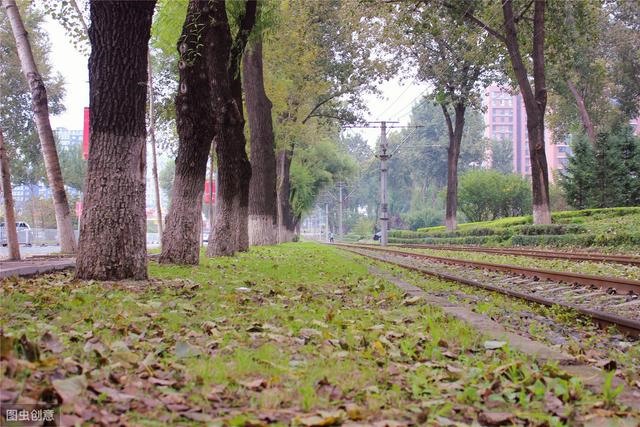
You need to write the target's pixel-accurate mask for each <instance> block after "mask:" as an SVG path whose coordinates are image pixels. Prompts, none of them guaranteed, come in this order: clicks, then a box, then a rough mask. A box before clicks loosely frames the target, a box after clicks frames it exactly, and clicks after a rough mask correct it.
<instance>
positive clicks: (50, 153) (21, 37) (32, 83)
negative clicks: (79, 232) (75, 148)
mask: <svg viewBox="0 0 640 427" xmlns="http://www.w3.org/2000/svg"><path fill="white" fill-rule="evenodd" d="M2 5H3V6H4V8H5V10H6V12H7V16H8V17H9V22H11V29H12V30H13V36H14V38H15V40H16V49H17V51H18V56H19V57H20V64H21V66H22V72H23V73H24V76H25V78H26V79H27V84H28V85H29V89H30V90H31V105H32V108H33V113H34V118H35V122H36V128H37V129H38V137H39V138H40V145H41V146H42V156H43V158H44V165H45V169H46V172H47V179H48V181H49V185H50V186H51V190H52V192H53V203H54V209H55V215H56V226H57V228H58V237H59V240H60V250H61V251H62V252H66V253H73V252H75V251H76V242H75V236H74V234H73V225H72V223H71V212H70V210H69V202H68V201H67V193H66V191H65V189H64V181H63V179H62V171H61V170H60V161H59V160H58V152H57V151H56V143H55V140H54V138H53V131H52V129H51V123H50V122H49V105H48V99H47V90H46V88H45V86H44V82H43V81H42V76H41V75H40V73H39V72H38V67H37V66H36V63H35V60H34V58H33V52H32V51H31V44H30V43H29V39H28V37H27V31H26V30H25V28H24V24H23V23H22V18H21V17H20V11H19V10H18V7H17V6H16V3H15V1H14V0H2Z"/></svg>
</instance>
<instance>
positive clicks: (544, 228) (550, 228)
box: [514, 224, 587, 236]
mask: <svg viewBox="0 0 640 427" xmlns="http://www.w3.org/2000/svg"><path fill="white" fill-rule="evenodd" d="M514 228H516V227H514ZM516 229H517V231H518V233H519V234H524V235H527V236H540V235H545V234H546V235H561V234H578V233H585V232H586V231H587V230H586V228H585V227H584V226H582V225H578V224H537V225H535V224H532V225H522V226H519V227H517V228H516Z"/></svg>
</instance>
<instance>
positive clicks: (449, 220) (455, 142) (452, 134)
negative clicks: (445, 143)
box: [442, 103, 466, 231]
mask: <svg viewBox="0 0 640 427" xmlns="http://www.w3.org/2000/svg"><path fill="white" fill-rule="evenodd" d="M465 109H466V108H465V106H464V104H461V103H457V104H455V106H454V112H455V117H454V120H452V119H451V115H450V114H449V111H448V109H447V106H446V105H442V112H443V114H444V117H445V119H446V122H447V128H448V131H449V148H448V150H447V201H446V213H445V220H444V223H445V225H446V226H447V230H449V231H455V229H456V227H457V225H458V222H457V212H458V160H459V158H460V145H461V143H462V132H463V130H464V113H465Z"/></svg>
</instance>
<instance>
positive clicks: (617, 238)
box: [511, 233, 640, 247]
mask: <svg viewBox="0 0 640 427" xmlns="http://www.w3.org/2000/svg"><path fill="white" fill-rule="evenodd" d="M511 244H512V245H513V246H552V247H560V246H583V247H588V246H621V245H629V246H638V245H640V234H639V233H635V234H634V233H618V234H564V235H539V236H527V235H515V236H513V237H512V238H511Z"/></svg>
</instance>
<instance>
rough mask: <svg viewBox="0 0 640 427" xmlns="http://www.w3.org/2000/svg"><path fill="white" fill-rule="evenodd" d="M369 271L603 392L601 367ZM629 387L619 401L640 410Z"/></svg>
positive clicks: (383, 273) (617, 382) (638, 396)
mask: <svg viewBox="0 0 640 427" xmlns="http://www.w3.org/2000/svg"><path fill="white" fill-rule="evenodd" d="M369 272H370V273H371V274H373V275H375V276H378V277H381V278H383V279H386V280H387V281H389V282H391V283H393V284H394V285H396V286H397V287H398V288H400V289H402V290H403V291H405V292H406V293H407V294H408V295H410V296H419V297H421V298H422V299H423V300H424V301H425V302H427V303H428V304H433V305H437V306H438V307H440V308H441V309H442V310H443V311H444V312H445V313H447V314H449V315H451V316H453V317H455V318H457V319H460V320H462V321H464V322H466V323H469V324H470V325H471V326H473V327H474V328H476V329H478V330H479V331H480V332H482V333H483V334H484V335H487V336H489V337H491V338H492V339H496V340H503V341H508V342H509V345H510V346H511V347H512V348H514V349H516V350H519V351H521V352H523V353H526V354H529V355H532V356H534V357H535V358H536V359H542V360H550V361H557V362H558V363H559V364H560V365H562V369H563V370H565V371H566V372H567V373H569V374H571V375H572V376H574V377H577V378H579V379H580V380H581V381H582V383H583V384H584V385H586V386H587V387H589V388H590V389H592V390H593V391H595V392H596V393H599V392H601V390H602V384H603V380H604V372H603V371H602V370H600V369H598V368H595V367H593V366H589V365H584V364H579V363H578V362H577V361H576V359H575V358H574V357H572V356H571V355H569V354H567V353H564V352H562V351H558V350H556V349H554V348H551V347H549V346H547V345H546V344H543V343H541V342H538V341H533V340H531V339H529V338H527V337H523V336H521V335H518V334H515V333H513V332H509V331H507V330H506V329H505V328H504V327H503V326H502V325H501V324H500V323H498V322H496V321H495V320H492V319H490V318H489V317H487V316H484V315H482V314H478V313H474V312H473V311H471V310H470V309H469V308H468V306H466V305H462V304H457V303H453V302H451V301H449V300H448V299H446V298H443V297H438V296H434V295H430V294H428V293H427V292H425V291H424V290H422V289H420V288H419V287H417V286H414V285H412V284H410V283H407V282H405V281H404V280H402V279H400V278H398V277H397V276H394V275H393V274H391V273H389V272H387V271H384V270H380V269H379V268H376V267H373V266H369ZM620 384H623V382H622V381H621V380H620V379H618V378H614V379H613V386H614V387H617V386H618V385H620ZM626 389H628V387H627V386H626V385H625V391H623V393H621V394H620V395H619V396H618V398H617V400H618V401H619V402H620V403H623V404H625V405H628V406H630V407H632V408H634V409H640V393H639V392H637V391H628V390H626Z"/></svg>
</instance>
